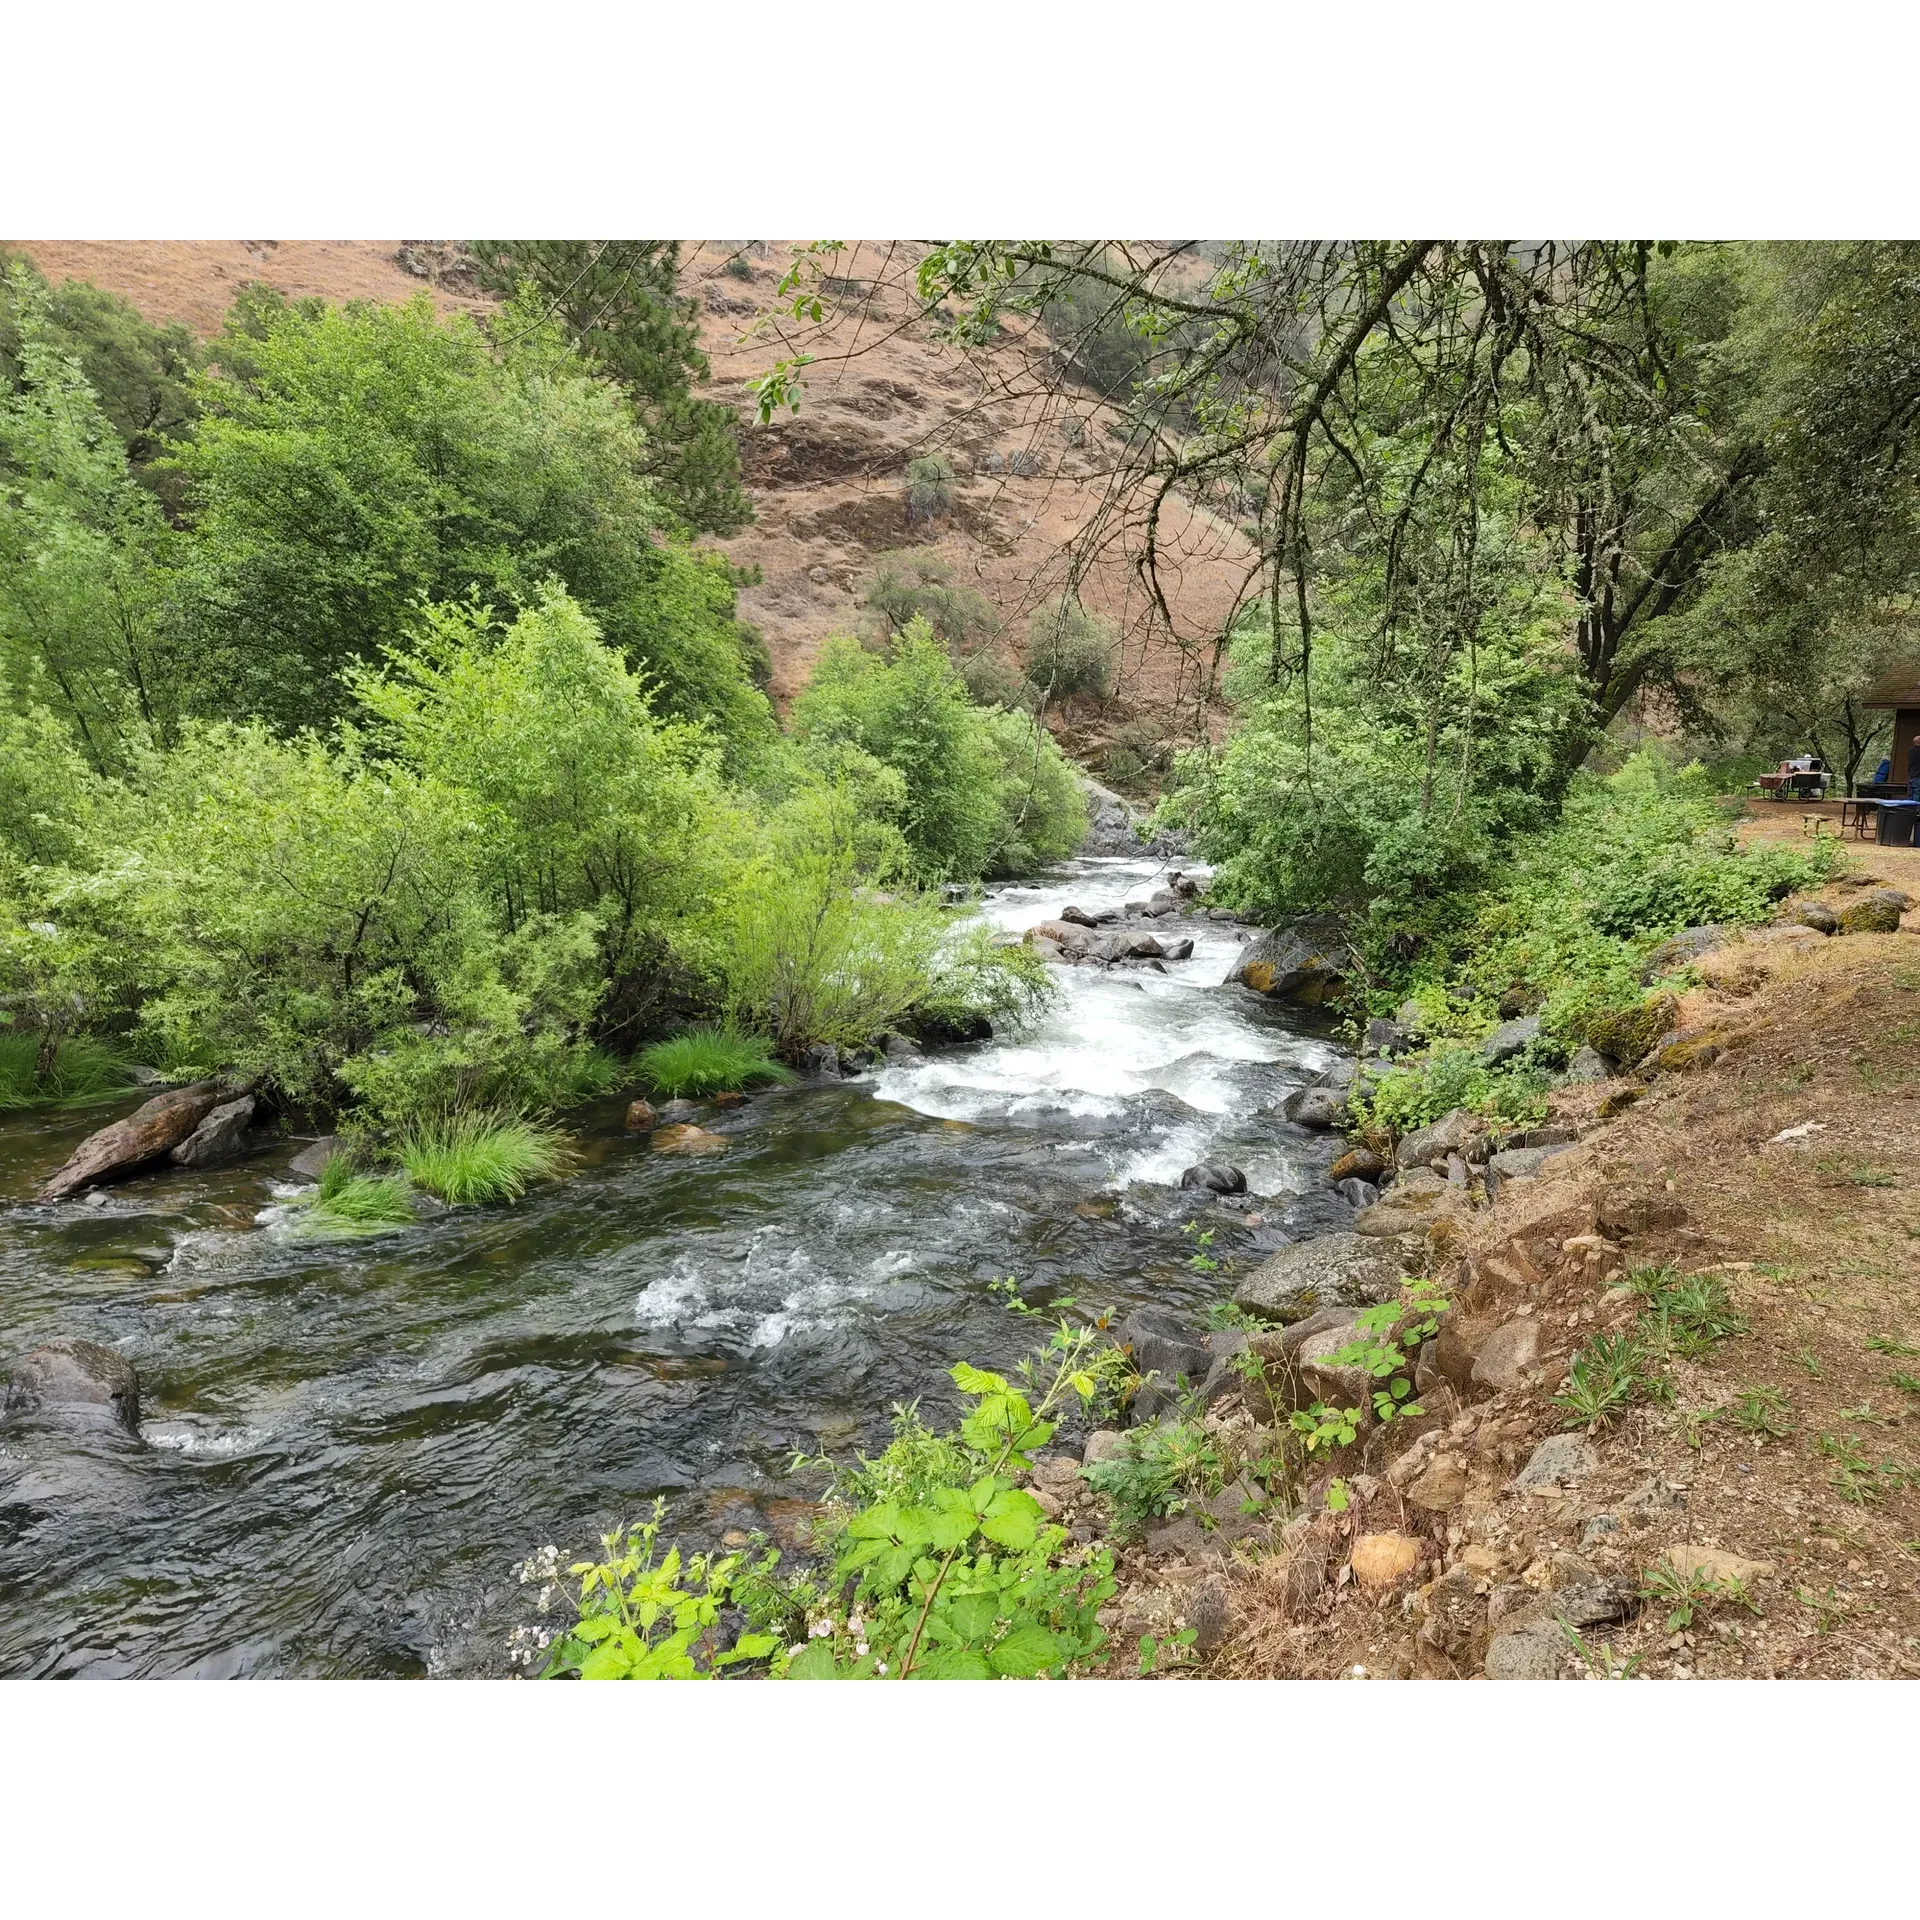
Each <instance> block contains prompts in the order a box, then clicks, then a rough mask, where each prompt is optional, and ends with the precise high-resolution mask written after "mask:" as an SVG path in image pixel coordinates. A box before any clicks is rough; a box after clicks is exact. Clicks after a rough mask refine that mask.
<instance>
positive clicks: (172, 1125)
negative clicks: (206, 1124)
mask: <svg viewBox="0 0 1920 1920" xmlns="http://www.w3.org/2000/svg"><path fill="white" fill-rule="evenodd" d="M231 1098H232V1089H231V1088H230V1087H227V1086H225V1085H223V1084H222V1082H220V1081H218V1080H196V1081H194V1083H193V1084H192V1085H191V1086H186V1087H176V1088H174V1089H173V1090H172V1091H171V1092H169V1093H163V1094H160V1095H159V1096H157V1097H156V1098H155V1099H152V1100H149V1101H148V1102H147V1103H146V1105H145V1106H143V1107H140V1108H137V1109H136V1110H135V1111H134V1112H132V1113H130V1114H129V1115H128V1116H127V1117H126V1119H124V1120H116V1121H115V1122H114V1123H113V1125H112V1126H110V1127H102V1128H101V1129H100V1131H99V1132H98V1133H91V1134H89V1135H88V1136H87V1137H86V1139H84V1140H83V1141H81V1143H80V1144H79V1146H78V1147H76V1148H75V1149H74V1152H73V1157H72V1158H71V1159H70V1160H68V1162H67V1164H66V1165H65V1166H64V1167H62V1168H61V1169H60V1171H59V1172H58V1173H56V1174H55V1175H54V1176H53V1178H52V1179H51V1180H49V1181H48V1182H47V1183H46V1185H45V1186H44V1187H42V1188H41V1189H40V1195H39V1197H40V1198H41V1199H42V1200H66V1199H69V1198H71V1197H72V1196H73V1195H74V1194H76V1193H79V1192H80V1191H81V1190H82V1189H83V1188H86V1187H91V1186H94V1185H97V1184H98V1183H99V1182H100V1181H102V1180H111V1179H114V1178H115V1177H116V1176H117V1175H120V1174H123V1173H130V1172H132V1171H133V1169H134V1168H136V1167H141V1166H145V1165H146V1163H147V1162H148V1161H149V1160H157V1159H159V1157H160V1156H161V1155H162V1154H163V1153H165V1152H167V1150H168V1149H169V1148H171V1147H175V1146H178V1145H179V1143H180V1142H181V1141H182V1140H184V1139H185V1138H186V1137H187V1135H188V1134H190V1133H191V1132H192V1131H193V1130H194V1128H195V1127H197V1126H198V1125H199V1124H200V1122H201V1121H202V1120H204V1119H205V1118H206V1117H207V1115H208V1114H209V1113H211V1112H212V1111H213V1109H214V1108H215V1107H217V1106H219V1105H220V1103H221V1101H222V1100H223V1099H231Z"/></svg>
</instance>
